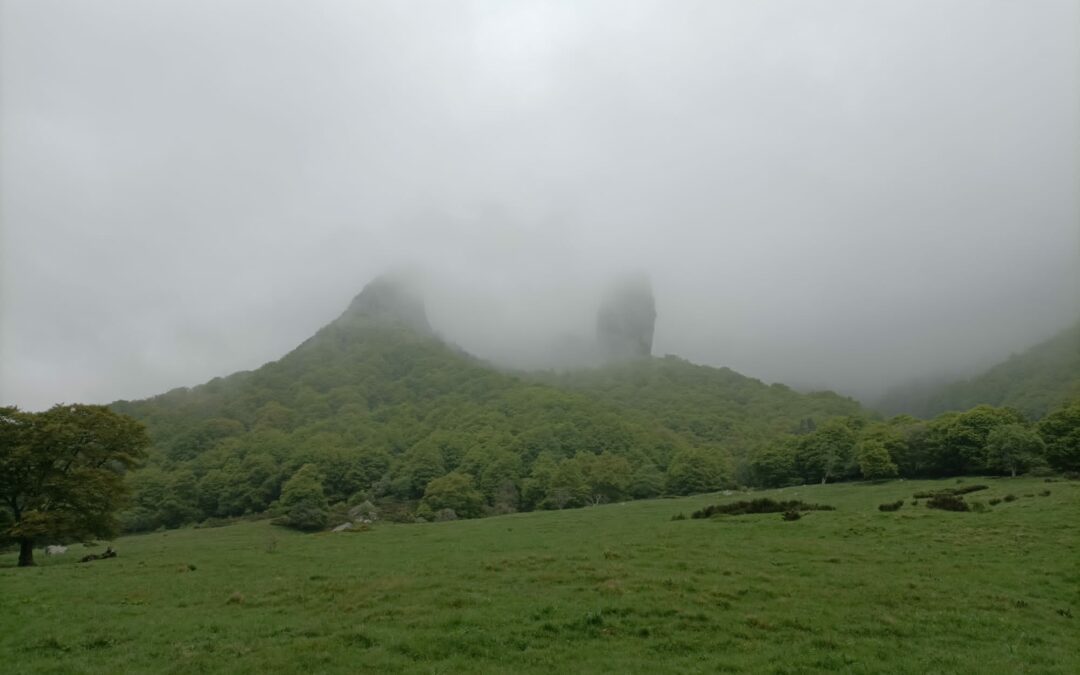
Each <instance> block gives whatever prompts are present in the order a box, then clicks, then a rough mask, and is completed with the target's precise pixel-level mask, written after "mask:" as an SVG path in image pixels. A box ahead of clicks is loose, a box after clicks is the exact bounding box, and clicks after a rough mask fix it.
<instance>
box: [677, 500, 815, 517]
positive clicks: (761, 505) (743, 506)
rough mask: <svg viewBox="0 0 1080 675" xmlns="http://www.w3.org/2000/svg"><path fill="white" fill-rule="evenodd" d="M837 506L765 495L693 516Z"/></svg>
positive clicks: (712, 506)
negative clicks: (782, 499) (777, 498)
mask: <svg viewBox="0 0 1080 675" xmlns="http://www.w3.org/2000/svg"><path fill="white" fill-rule="evenodd" d="M834 510H835V508H834V507H832V506H829V505H828V504H807V503H806V502H802V501H799V500H797V499H793V500H790V501H780V502H778V501H776V500H774V499H769V498H768V497H763V498H761V499H752V500H750V501H747V500H742V501H737V502H732V503H730V504H713V505H711V506H706V507H705V508H703V509H701V510H699V511H694V512H693V513H692V514H691V515H690V517H691V518H711V517H712V516H715V515H717V514H726V515H729V516H745V515H749V514H754V513H783V512H784V511H834Z"/></svg>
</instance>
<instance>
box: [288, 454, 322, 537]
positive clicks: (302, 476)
mask: <svg viewBox="0 0 1080 675" xmlns="http://www.w3.org/2000/svg"><path fill="white" fill-rule="evenodd" d="M281 510H282V512H283V514H284V515H283V517H282V518H281V519H279V524H281V525H286V526H288V527H292V528H294V529H297V530H304V531H314V530H321V529H323V528H324V527H326V525H327V520H328V518H329V511H328V508H327V504H326V494H325V493H324V492H323V486H322V481H321V480H320V476H319V469H318V468H317V467H316V466H315V465H314V464H305V465H303V466H302V467H300V469H299V470H298V471H297V472H296V473H294V474H293V475H292V477H291V478H289V480H287V481H285V485H284V486H283V487H282V489H281Z"/></svg>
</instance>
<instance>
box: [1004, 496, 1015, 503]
mask: <svg viewBox="0 0 1080 675" xmlns="http://www.w3.org/2000/svg"><path fill="white" fill-rule="evenodd" d="M1005 501H1007V502H1015V501H1016V495H1005Z"/></svg>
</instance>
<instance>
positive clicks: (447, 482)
mask: <svg viewBox="0 0 1080 675" xmlns="http://www.w3.org/2000/svg"><path fill="white" fill-rule="evenodd" d="M422 504H423V506H424V507H425V508H426V509H428V510H430V511H432V512H438V511H441V510H443V509H452V510H453V511H454V513H455V514H457V516H458V517H459V518H476V517H477V516H479V515H480V514H481V513H482V512H483V507H484V496H483V495H482V494H480V491H479V490H477V489H476V483H475V481H474V480H473V477H472V476H470V475H469V474H467V473H462V472H460V471H451V472H450V473H448V474H446V475H445V476H441V477H439V478H435V479H433V480H432V481H431V482H430V483H428V484H427V488H426V489H425V490H424V499H423V502H422Z"/></svg>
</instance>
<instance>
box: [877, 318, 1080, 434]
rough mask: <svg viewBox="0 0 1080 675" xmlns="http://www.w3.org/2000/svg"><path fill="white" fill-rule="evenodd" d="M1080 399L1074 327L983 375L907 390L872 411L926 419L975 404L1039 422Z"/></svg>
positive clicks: (1079, 336) (1078, 339)
mask: <svg viewBox="0 0 1080 675" xmlns="http://www.w3.org/2000/svg"><path fill="white" fill-rule="evenodd" d="M1078 397H1080V322H1078V323H1077V324H1075V325H1074V326H1072V327H1071V328H1069V329H1068V330H1065V331H1064V332H1062V333H1060V334H1058V335H1056V336H1054V337H1053V338H1051V339H1049V340H1047V341H1046V342H1043V343H1040V344H1038V345H1035V346H1034V347H1031V348H1030V349H1028V350H1026V351H1024V352H1023V353H1021V354H1016V355H1013V356H1011V357H1010V358H1009V359H1007V360H1006V361H1004V362H1002V363H999V364H998V365H996V366H994V367H993V368H991V369H990V370H988V371H986V372H985V373H983V374H981V375H978V376H976V377H973V378H970V379H967V380H961V381H959V382H953V383H951V384H946V385H939V386H930V387H921V386H909V387H901V388H897V389H895V390H893V391H891V392H889V393H888V394H887V395H886V396H885V397H884V398H883V399H882V400H881V402H880V403H879V404H878V405H877V406H876V407H877V408H878V409H879V410H881V411H882V412H884V413H887V414H890V415H895V414H902V413H903V414H909V415H915V416H917V417H923V418H930V417H933V416H935V415H938V414H940V413H943V412H946V411H950V410H967V409H968V408H971V407H974V406H976V405H983V404H986V405H994V406H1007V407H1010V408H1015V409H1017V410H1019V411H1021V412H1022V413H1024V414H1025V415H1027V416H1028V417H1030V418H1040V417H1043V416H1044V415H1046V414H1047V413H1048V412H1050V411H1051V410H1054V409H1055V408H1058V407H1060V406H1061V405H1063V404H1064V403H1065V402H1066V401H1068V400H1070V399H1074V398H1078Z"/></svg>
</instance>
